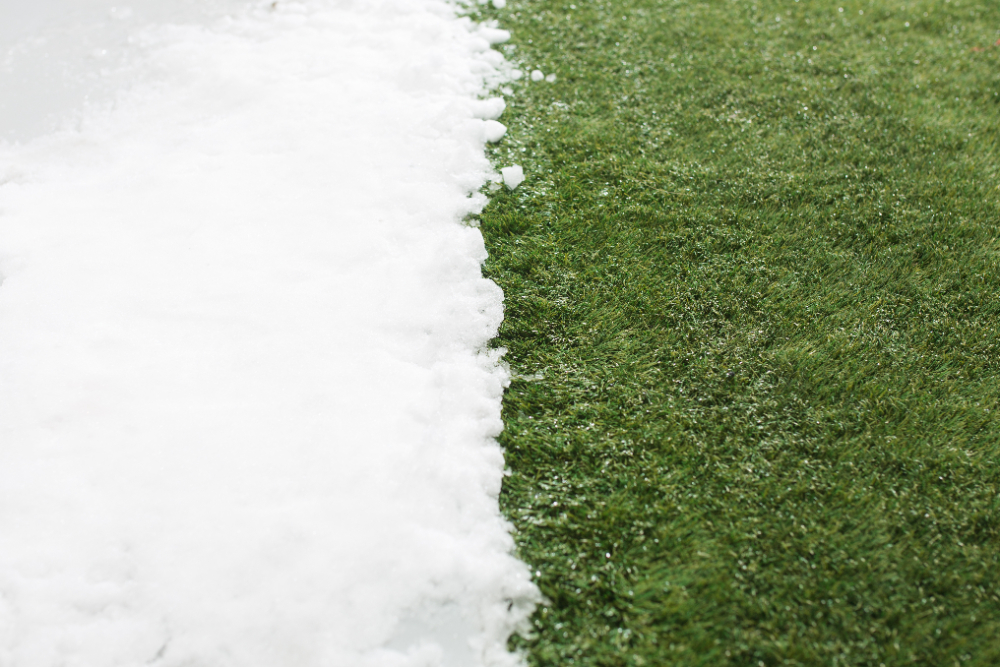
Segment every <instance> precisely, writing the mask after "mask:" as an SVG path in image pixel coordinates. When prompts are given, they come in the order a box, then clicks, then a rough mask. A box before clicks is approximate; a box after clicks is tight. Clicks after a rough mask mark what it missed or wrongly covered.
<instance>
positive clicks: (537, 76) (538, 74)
mask: <svg viewBox="0 0 1000 667" xmlns="http://www.w3.org/2000/svg"><path fill="white" fill-rule="evenodd" d="M544 78H545V73H544V72H542V70H540V69H536V70H532V72H531V80H532V81H541V80H542V79H544Z"/></svg>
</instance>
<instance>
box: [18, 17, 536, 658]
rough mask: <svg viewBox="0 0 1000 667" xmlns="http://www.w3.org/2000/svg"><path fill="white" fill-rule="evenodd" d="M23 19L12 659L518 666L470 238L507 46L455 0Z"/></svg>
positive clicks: (490, 321) (494, 378) (493, 408)
mask: <svg viewBox="0 0 1000 667" xmlns="http://www.w3.org/2000/svg"><path fill="white" fill-rule="evenodd" d="M0 15H2V16H3V20H2V21H0V136H2V137H3V138H4V140H5V143H0V276H2V284H0V443H2V447H0V665H3V666H4V667H50V666H53V665H66V666H67V667H73V666H80V667H98V666H100V667H119V666H126V665H127V666H131V665H144V664H149V665H162V666H171V665H176V666H181V665H184V666H187V667H202V666H204V667H209V666H211V667H226V666H230V665H232V666H237V665H238V666H239V667H256V666H261V667H264V666H268V667H291V666H293V665H294V666H295V667H311V666H320V665H322V666H324V667H327V666H330V667H332V666H341V665H343V666H348V665H349V666H352V667H367V666H373V667H374V666H379V667H382V666H386V667H390V666H391V667H396V666H400V667H402V666H404V665H407V666H409V665H413V666H418V665H420V666H423V665H428V666H430V665H446V666H449V667H452V666H454V667H466V666H469V667H472V666H476V665H506V664H516V663H517V659H516V658H515V657H514V656H511V655H509V654H508V653H507V652H506V642H505V640H506V637H507V635H508V634H509V633H510V631H511V629H512V628H513V626H514V624H515V623H517V622H518V620H519V619H523V618H524V616H525V614H526V613H527V612H528V611H529V610H530V608H531V606H532V604H533V602H534V600H535V599H536V597H535V596H536V591H535V590H534V588H533V587H532V585H531V583H530V577H529V573H528V572H527V570H526V568H525V566H524V565H523V564H521V563H519V562H518V561H516V560H515V559H514V558H513V557H512V556H511V555H510V549H511V546H512V541H511V539H510V537H509V535H508V532H507V526H506V524H505V523H504V521H503V520H502V518H501V517H500V515H499V512H498V509H497V502H496V497H497V493H498V491H499V487H500V481H501V477H502V473H503V465H504V464H503V458H502V455H501V452H500V450H499V448H498V447H497V445H496V444H495V442H494V441H493V439H492V438H493V437H494V436H495V435H496V434H497V433H498V432H499V430H500V428H501V422H500V397H501V392H502V387H503V384H504V382H505V374H504V372H503V370H502V369H500V368H499V367H498V366H497V364H496V359H495V358H493V357H491V356H489V355H488V354H486V353H484V352H483V351H482V350H483V347H484V344H485V343H486V342H487V341H488V340H489V339H490V337H491V336H492V335H493V334H494V332H495V331H496V327H497V325H498V323H499V321H500V318H501V316H502V294H501V293H500V290H499V288H497V287H496V286H495V285H494V284H493V283H491V282H490V281H487V280H484V279H483V278H482V276H481V272H480V262H481V261H482V260H483V258H484V256H485V250H484V247H483V241H482V238H481V236H480V234H479V232H478V231H477V230H476V229H474V228H473V227H470V226H468V225H466V224H464V223H463V218H464V217H465V216H466V215H468V214H469V213H471V212H475V211H477V210H478V209H479V208H480V207H481V206H482V204H483V199H482V197H481V196H480V195H478V194H475V191H476V190H477V189H478V188H479V187H480V186H481V185H482V183H483V182H484V181H485V179H486V178H487V177H488V175H489V173H490V165H489V164H488V162H487V161H486V159H485V157H484V152H483V146H484V141H485V139H486V137H487V136H488V135H490V134H491V133H495V132H496V131H497V127H496V125H495V124H490V123H488V122H486V121H485V120H484V119H487V118H490V117H493V116H495V115H496V114H497V113H498V112H499V111H500V108H501V107H500V104H499V103H497V102H477V101H476V100H477V99H478V98H480V97H482V96H483V95H485V94H486V93H487V92H488V90H489V88H490V87H491V86H494V85H495V84H496V83H497V82H498V81H499V80H500V74H499V69H500V68H502V66H503V64H502V63H501V62H500V57H499V56H498V55H497V54H496V53H495V52H494V51H491V50H490V49H489V48H488V47H489V42H490V41H496V40H497V39H498V38H500V37H501V35H500V34H499V33H498V32H497V31H496V30H490V29H484V28H482V27H477V26H475V25H473V24H472V23H470V22H469V21H467V20H464V19H461V18H458V17H457V15H456V8H455V6H454V5H452V4H449V3H447V2H445V1H444V0H307V1H305V2H300V3H288V2H284V1H283V0H279V2H278V3H275V4H273V5H272V3H270V2H266V3H253V4H250V3H247V2H237V1H236V0H229V1H225V0H220V1H219V2H214V3H212V2H208V3H206V2H200V3H199V2H194V1H193V0H192V1H190V2H185V1H184V0H173V1H171V0H145V2H134V3H132V4H130V5H128V6H127V7H126V6H124V5H117V6H114V7H113V6H112V3H111V2H104V1H102V0H45V1H44V2H42V1H33V2H31V3H28V2H19V1H17V0H0ZM60 126H61V127H62V129H60V130H58V131H54V130H53V128H55V127H60Z"/></svg>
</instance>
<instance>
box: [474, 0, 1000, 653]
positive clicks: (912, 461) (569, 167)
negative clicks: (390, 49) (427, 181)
mask: <svg viewBox="0 0 1000 667" xmlns="http://www.w3.org/2000/svg"><path fill="white" fill-rule="evenodd" d="M477 17H478V18H497V19H499V20H500V22H501V26H502V27H504V28H506V29H509V30H511V32H512V33H513V39H512V40H511V41H510V42H509V43H508V44H507V45H505V46H504V47H502V48H503V49H505V55H506V56H507V57H508V59H510V60H512V61H514V62H515V63H519V64H520V66H522V68H524V69H526V70H530V69H535V68H537V69H540V70H542V71H543V72H544V73H546V74H548V73H555V74H556V75H557V80H556V81H555V82H554V83H549V82H545V81H541V82H531V81H529V80H527V78H525V79H522V80H520V81H518V82H515V83H513V84H511V88H512V92H511V94H509V95H508V96H507V100H508V107H507V111H506V113H505V115H504V117H503V118H502V119H501V120H502V121H503V122H504V123H505V124H506V125H507V126H508V127H509V131H508V135H507V138H505V139H504V141H503V142H502V143H501V144H499V145H498V146H497V147H496V148H495V149H494V150H493V158H494V160H495V162H496V164H497V166H506V165H509V164H513V163H517V164H521V165H523V166H524V168H525V173H526V176H527V180H526V181H525V183H524V184H523V185H521V186H520V187H519V188H518V189H516V190H514V191H506V190H505V191H502V192H500V193H497V194H496V195H494V196H493V198H492V201H491V203H490V205H489V206H488V208H487V209H486V210H485V211H484V213H483V214H482V216H481V217H480V220H479V223H480V225H481V229H482V232H483V235H484V237H485V239H486V244H487V248H488V249H489V252H490V259H489V261H488V262H487V264H486V273H487V275H488V276H489V277H491V278H492V279H493V280H495V281H496V282H497V283H498V284H499V285H500V286H501V287H502V288H503V290H504V293H505V294H506V320H505V322H504V325H503V327H502V329H501V332H500V336H499V337H498V339H497V340H496V342H495V344H496V345H497V346H498V347H504V348H506V349H507V350H508V351H507V355H506V359H507V361H508V362H509V363H510V365H511V368H512V372H513V374H514V380H513V382H512V384H511V386H510V388H509V389H508V391H507V394H506V397H505V399H504V419H505V424H506V430H505V432H504V434H503V436H502V438H501V443H502V445H503V446H504V447H505V449H506V456H507V465H508V466H509V468H510V475H509V476H508V477H507V478H506V480H505V484H504V488H503V492H502V495H501V505H502V508H503V510H504V512H505V513H506V515H507V516H508V517H509V519H510V520H511V522H512V523H513V524H514V526H515V529H516V532H515V538H516V541H517V544H518V549H519V556H520V557H521V558H523V559H524V560H525V561H526V562H528V563H529V565H530V566H531V568H532V570H533V571H535V572H536V578H537V582H538V585H539V586H540V588H541V590H542V592H543V593H544V595H545V596H546V597H547V599H548V603H547V604H546V605H544V606H542V607H540V608H539V609H538V611H537V613H536V614H535V616H534V617H533V624H534V629H533V632H532V634H531V635H530V636H528V637H519V638H515V639H513V640H512V645H513V646H515V647H518V648H522V649H523V650H525V651H526V654H527V656H528V662H529V664H531V665H534V666H539V667H541V666H546V667H547V666H553V667H555V666H559V667H563V666H565V665H588V666H591V665H593V666H597V665H601V666H605V665H607V666H611V665H615V666H617V665H637V666H642V665H651V666H652V665H655V666H661V665H662V666H667V665H670V666H675V665H676V666H682V665H683V666H688V665H691V666H693V665H706V666H708V665H711V666H715V665H732V666H740V667H742V666H748V667H749V666H754V667H757V666H768V667H770V666H773V665H830V666H834V665H836V666H845V667H846V666H848V665H850V666H854V665H857V666H862V665H864V666H871V667H880V666H882V665H884V666H886V667H891V666H895V665H927V666H929V667H947V666H951V665H976V666H983V667H995V666H996V665H998V664H1000V495H998V494H1000V419H998V411H1000V400H998V398H1000V337H998V326H1000V266H998V265H1000V189H998V186H1000V177H998V168H1000V145H998V136H1000V135H998V111H1000V47H995V46H994V43H995V42H997V39H998V38H1000V4H998V3H996V2H989V1H987V0H976V1H966V0H950V2H949V1H948V0H941V1H939V2H900V1H898V0H888V1H886V2H879V3H874V2H868V1H865V2H854V1H848V0H843V1H841V2H829V1H826V0H801V1H797V0H783V1H781V2H775V1H770V0H761V1H759V2H748V1H740V2H735V1H732V0H709V1H703V2H693V1H689V0H677V1H666V0H664V1H660V2H656V1H653V0H615V1H609V2H590V1H588V0H574V2H573V3H572V4H571V3H570V2H568V1H563V0H546V1H545V2H542V1H541V0H532V1H527V0H511V1H510V2H509V3H508V5H507V7H506V8H504V9H501V10H494V9H491V8H487V9H482V10H479V14H477Z"/></svg>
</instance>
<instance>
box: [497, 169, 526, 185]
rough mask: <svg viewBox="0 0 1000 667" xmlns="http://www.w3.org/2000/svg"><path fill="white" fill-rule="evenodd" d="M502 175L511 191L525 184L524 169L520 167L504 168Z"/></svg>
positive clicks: (501, 171)
mask: <svg viewBox="0 0 1000 667" xmlns="http://www.w3.org/2000/svg"><path fill="white" fill-rule="evenodd" d="M500 175H501V176H503V182H504V185H506V186H507V187H508V188H510V189H511V190H513V189H514V188H516V187H517V186H519V185H520V184H521V183H523V182H524V169H522V168H521V166H520V165H516V164H515V165H512V166H510V167H504V168H503V169H501V170H500Z"/></svg>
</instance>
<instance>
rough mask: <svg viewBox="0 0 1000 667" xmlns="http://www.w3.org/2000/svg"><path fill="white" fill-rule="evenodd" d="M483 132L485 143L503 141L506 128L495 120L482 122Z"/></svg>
mask: <svg viewBox="0 0 1000 667" xmlns="http://www.w3.org/2000/svg"><path fill="white" fill-rule="evenodd" d="M483 130H484V134H485V136H486V141H488V142H490V143H496V142H498V141H500V140H501V139H503V135H505V134H507V126H506V125H504V124H503V123H498V122H497V121H495V120H487V121H484V122H483Z"/></svg>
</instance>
